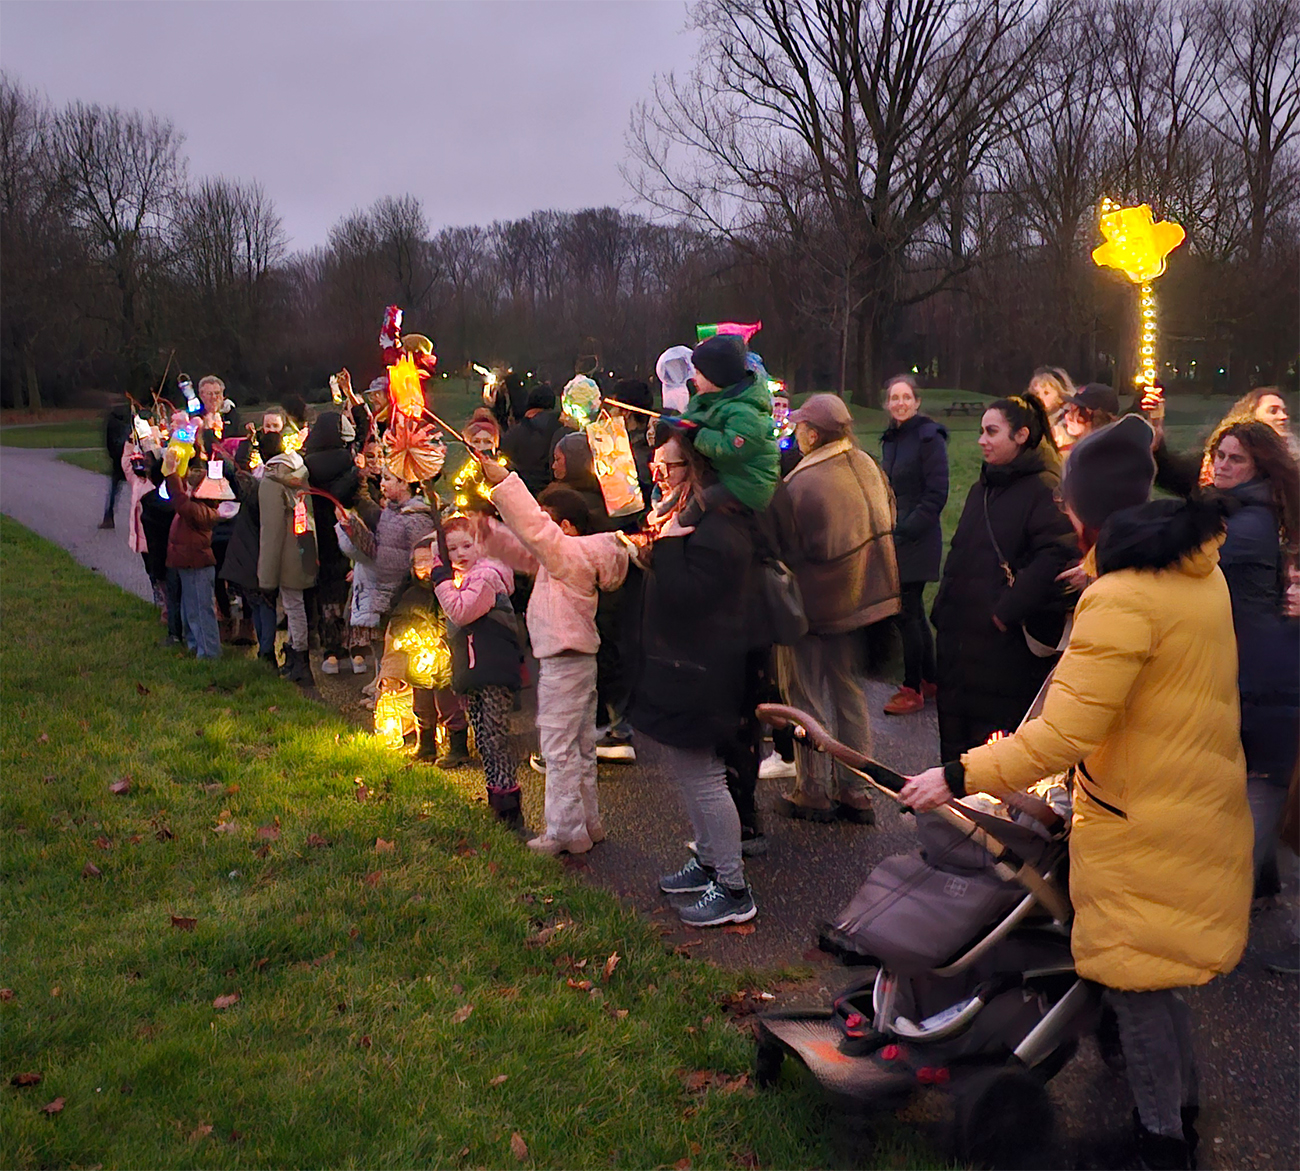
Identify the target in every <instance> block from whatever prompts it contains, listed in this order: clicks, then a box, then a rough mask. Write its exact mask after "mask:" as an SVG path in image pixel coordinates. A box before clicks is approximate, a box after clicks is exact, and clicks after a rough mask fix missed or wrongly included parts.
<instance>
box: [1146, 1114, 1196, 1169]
mask: <svg viewBox="0 0 1300 1171" xmlns="http://www.w3.org/2000/svg"><path fill="white" fill-rule="evenodd" d="M1133 1129H1134V1133H1135V1134H1136V1137H1137V1153H1138V1162H1139V1164H1140V1165H1141V1166H1142V1167H1146V1168H1149V1169H1150V1171H1166V1169H1171V1171H1188V1169H1189V1168H1191V1167H1192V1165H1193V1164H1192V1148H1191V1144H1190V1143H1188V1141H1187V1139H1186V1138H1185V1137H1183V1138H1171V1137H1170V1136H1169V1135H1167V1134H1153V1133H1152V1132H1151V1131H1149V1130H1147V1128H1146V1127H1145V1126H1143V1125H1142V1122H1141V1120H1140V1119H1139V1118H1138V1117H1137V1111H1136V1110H1135V1111H1133ZM1183 1129H1184V1134H1185V1133H1186V1129H1187V1122H1186V1120H1184V1123H1183ZM1193 1133H1195V1131H1193Z"/></svg>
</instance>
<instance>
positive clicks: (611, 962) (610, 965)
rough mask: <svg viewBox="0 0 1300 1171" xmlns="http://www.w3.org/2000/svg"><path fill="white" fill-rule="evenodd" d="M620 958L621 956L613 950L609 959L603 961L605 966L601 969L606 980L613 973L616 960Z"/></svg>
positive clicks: (616, 965) (616, 964)
mask: <svg viewBox="0 0 1300 1171" xmlns="http://www.w3.org/2000/svg"><path fill="white" fill-rule="evenodd" d="M622 958H623V957H622V956H621V955H619V954H618V952H613V953H612V954H611V955H610V957H609V959H607V960H606V961H605V967H604V968H603V969H602V971H603V972H604V973H605V979H606V980H608V979H609V978H610V977H611V976H612V975H613V974H614V969H615V968H617V967H618V961H619V960H621V959H622Z"/></svg>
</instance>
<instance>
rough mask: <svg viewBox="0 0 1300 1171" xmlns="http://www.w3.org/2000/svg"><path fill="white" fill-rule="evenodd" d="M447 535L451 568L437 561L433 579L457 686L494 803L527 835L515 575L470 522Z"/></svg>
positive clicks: (455, 522) (458, 521) (453, 523)
mask: <svg viewBox="0 0 1300 1171" xmlns="http://www.w3.org/2000/svg"><path fill="white" fill-rule="evenodd" d="M445 530H446V538H447V549H446V554H447V557H448V558H449V559H450V561H451V564H450V565H448V564H447V563H446V560H445V559H444V558H443V557H442V556H439V558H438V560H437V561H436V562H435V564H434V566H433V568H432V570H431V572H430V574H429V580H430V581H432V582H433V592H434V594H435V595H436V596H437V599H438V604H439V605H440V606H441V607H442V612H443V615H444V616H445V618H446V622H447V642H448V644H449V646H450V647H451V687H452V690H453V691H454V692H456V694H457V695H463V696H465V697H466V706H467V707H468V709H469V722H470V725H471V726H472V727H473V729H474V741H475V743H476V744H477V745H478V755H479V759H480V760H481V761H482V762H483V776H484V780H485V782H486V784H487V799H488V805H489V806H490V807H491V809H492V812H493V813H495V814H496V815H497V817H498V818H500V819H501V820H502V821H504V822H505V823H506V824H507V825H508V826H510V828H511V829H517V830H521V829H523V824H524V817H523V810H522V808H521V807H520V804H519V780H518V778H517V776H516V774H515V768H516V765H515V755H514V751H513V749H512V747H511V744H510V712H511V709H512V708H513V707H514V693H515V692H516V691H518V690H519V686H520V683H521V681H522V668H523V651H522V650H521V648H520V645H519V628H518V625H517V623H516V619H515V612H514V609H513V608H512V607H511V605H510V595H511V593H512V592H513V591H514V588H515V581H514V575H513V574H512V573H511V571H510V570H509V569H507V568H506V567H505V566H504V565H502V564H501V562H500V561H497V560H496V559H495V558H493V557H488V556H486V555H485V553H484V550H483V547H482V545H480V543H479V541H478V538H477V536H476V532H475V527H474V523H473V522H472V521H471V520H470V519H469V518H468V517H464V516H453V517H451V518H450V519H449V520H448V521H447V522H446V524H445Z"/></svg>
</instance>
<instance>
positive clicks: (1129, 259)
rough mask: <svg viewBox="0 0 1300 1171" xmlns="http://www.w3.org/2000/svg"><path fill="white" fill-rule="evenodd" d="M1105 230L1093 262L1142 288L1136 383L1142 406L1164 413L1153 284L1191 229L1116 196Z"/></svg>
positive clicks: (1107, 204) (1104, 206) (1105, 213)
mask: <svg viewBox="0 0 1300 1171" xmlns="http://www.w3.org/2000/svg"><path fill="white" fill-rule="evenodd" d="M1101 234H1102V235H1103V236H1105V237H1106V243H1104V244H1103V245H1101V247H1099V248H1095V249H1093V253H1092V259H1093V261H1094V262H1095V263H1096V264H1097V265H1098V266H1100V267H1102V268H1115V269H1119V271H1120V272H1122V273H1123V274H1124V275H1125V276H1126V277H1128V279H1129V280H1130V281H1132V282H1133V283H1134V284H1135V285H1138V286H1139V290H1138V312H1139V313H1140V315H1141V322H1142V334H1141V338H1142V341H1141V344H1140V345H1139V346H1138V372H1137V374H1136V375H1134V378H1133V381H1134V382H1135V383H1136V384H1137V386H1138V387H1140V388H1141V390H1142V409H1143V410H1145V411H1162V407H1161V402H1162V395H1161V391H1160V388H1159V387H1158V386H1157V385H1156V299H1155V295H1154V294H1153V293H1152V291H1151V282H1152V281H1153V280H1155V279H1156V277H1158V276H1159V275H1160V274H1161V273H1163V272H1164V271H1165V263H1166V257H1168V255H1169V253H1171V252H1172V251H1173V250H1174V249H1175V248H1177V247H1178V245H1179V244H1181V243H1182V242H1183V241H1184V240H1185V239H1186V238H1187V233H1186V232H1184V231H1183V229H1182V227H1181V226H1180V225H1179V224H1175V223H1172V222H1171V221H1169V220H1161V221H1159V222H1158V223H1157V222H1156V221H1155V218H1154V217H1153V216H1152V214H1151V208H1150V206H1148V205H1147V204H1145V203H1144V204H1141V205H1140V206H1138V207H1120V206H1119V205H1118V204H1116V203H1115V202H1114V201H1113V200H1110V199H1103V200H1102V203H1101Z"/></svg>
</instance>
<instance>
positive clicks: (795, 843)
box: [0, 447, 1300, 1168]
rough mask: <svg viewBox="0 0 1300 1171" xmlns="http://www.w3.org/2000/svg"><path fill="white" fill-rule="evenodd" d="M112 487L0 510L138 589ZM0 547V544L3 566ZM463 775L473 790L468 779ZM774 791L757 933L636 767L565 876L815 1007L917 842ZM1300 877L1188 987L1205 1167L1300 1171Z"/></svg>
mask: <svg viewBox="0 0 1300 1171" xmlns="http://www.w3.org/2000/svg"><path fill="white" fill-rule="evenodd" d="M105 488H106V480H105V477H103V476H101V475H98V474H96V473H93V472H88V471H84V470H82V469H80V468H75V467H72V466H70V465H68V464H65V463H62V462H61V461H59V460H58V459H57V453H56V452H53V451H49V450H24V449H21V448H12V447H0V510H3V511H4V512H5V513H6V514H8V515H9V516H12V517H13V518H14V519H16V520H18V521H20V522H21V523H22V524H24V525H26V526H27V527H28V528H31V529H33V530H34V531H35V532H37V533H39V534H40V535H41V536H43V537H46V538H48V539H49V540H51V541H53V542H55V543H57V544H59V545H62V546H63V547H64V548H66V549H68V550H69V551H70V552H71V553H72V554H73V556H74V557H75V558H76V559H77V560H78V561H79V562H81V563H82V564H83V565H86V566H88V567H90V568H92V569H94V570H96V571H97V572H99V573H102V574H103V575H104V576H105V577H107V578H109V580H111V581H113V582H115V583H117V584H118V585H120V586H121V587H122V588H123V589H126V590H129V591H130V592H132V593H135V594H138V595H139V596H141V597H146V598H147V597H149V596H150V591H149V587H148V583H147V581H146V579H145V575H144V571H143V568H142V566H141V562H140V558H139V556H138V555H136V554H134V553H132V552H131V551H130V550H129V549H127V547H126V536H125V524H124V517H125V502H126V498H127V497H126V493H125V492H123V493H122V494H121V495H120V497H119V501H118V511H117V519H118V526H119V527H118V528H117V530H116V531H101V530H99V529H98V528H97V527H96V526H97V525H98V523H99V520H100V517H101V516H102V513H103V502H104V494H105ZM2 556H3V554H2V552H0V571H2V569H3V565H2ZM317 680H318V682H319V683H320V685H321V690H322V692H323V693H324V695H325V698H326V699H327V700H328V701H329V702H330V703H332V704H333V705H335V706H337V707H338V708H339V709H340V711H341V712H342V713H343V715H344V716H345V717H347V718H349V719H351V720H353V721H356V722H361V721H363V720H364V719H365V718H367V715H368V713H366V712H364V710H363V709H362V708H361V707H360V706H359V704H358V702H357V701H358V699H359V690H360V685H361V682H362V681H361V679H359V678H356V679H354V678H353V677H351V676H339V677H337V678H330V677H327V676H323V675H321V674H320V673H319V672H317ZM867 686H868V694H869V697H870V701H871V707H872V709H873V711H878V710H879V708H880V705H881V704H883V702H884V700H885V698H886V697H887V696H888V695H889V693H890V691H891V690H892V688H891V687H890V686H887V685H886V684H883V683H879V682H871V683H869V684H868V685H867ZM531 709H532V696H531V695H528V694H525V696H524V704H523V710H522V711H521V712H520V713H519V714H518V715H517V716H516V728H515V731H516V733H517V741H518V742H519V743H520V744H521V746H529V745H530V744H535V737H534V734H533V731H532V723H531V714H530V713H531ZM875 730H876V739H875V748H874V751H875V754H876V755H877V756H878V757H879V758H880V759H881V760H882V761H884V762H885V763H886V764H888V765H890V766H892V767H893V768H896V769H898V770H900V771H904V772H907V771H916V770H919V769H921V768H924V767H925V766H927V765H929V764H933V763H935V762H936V756H937V751H938V736H937V732H936V728H935V723H934V718H933V714H932V712H929V711H927V712H924V713H921V714H919V715H915V716H908V717H903V718H891V717H886V716H884V715H881V716H879V717H878V719H877V721H876V725H875ZM522 773H523V777H522V780H523V785H524V800H525V809H526V812H527V815H528V819H529V824H530V825H536V824H538V822H539V820H540V813H541V803H542V781H541V778H540V777H537V776H536V775H535V774H534V773H532V772H531V770H529V769H527V768H526V767H525V768H524V769H523V770H522ZM462 775H464V774H462ZM469 776H470V777H472V774H469ZM457 779H458V780H459V779H460V776H458V778H457ZM465 784H471V785H472V784H473V781H472V779H471V780H467V781H466V782H465ZM777 789H778V786H777V785H776V784H775V783H771V782H763V783H761V785H760V807H761V808H763V809H765V810H767V811H768V812H767V815H766V828H767V831H768V838H769V840H770V849H769V852H768V853H767V855H766V856H765V857H762V858H756V859H752V860H750V861H749V862H748V863H747V868H748V872H749V876H750V879H751V881H752V883H753V886H754V890H755V895H756V898H757V901H758V905H759V917H758V918H757V919H756V920H755V921H754V922H755V925H756V930H755V932H754V934H752V935H748V936H739V935H728V934H723V933H720V932H705V931H697V932H685V931H682V930H681V929H680V924H679V923H678V922H677V920H676V916H675V915H673V914H672V913H671V912H670V911H669V909H668V908H667V907H666V904H665V902H664V900H663V899H661V898H660V897H659V896H658V894H657V890H656V887H655V878H656V876H657V875H658V874H660V873H662V872H663V871H664V870H666V869H673V868H675V867H676V866H677V865H679V864H680V862H681V861H682V860H683V859H684V857H685V851H684V848H683V845H682V843H683V840H684V839H685V838H686V837H688V836H689V832H688V830H687V823H686V819H685V816H684V814H683V813H682V811H681V809H680V806H679V805H678V802H677V797H676V794H675V793H674V792H672V791H671V787H670V786H665V785H663V784H662V783H656V782H655V781H653V780H652V779H650V778H649V777H648V776H645V775H643V773H642V771H641V770H640V769H638V768H637V767H636V766H635V765H606V766H602V768H601V793H600V801H601V809H602V812H603V816H604V819H605V825H606V828H607V830H608V831H609V840H608V841H607V842H606V843H605V844H604V845H602V846H600V847H598V848H597V849H596V850H594V851H592V853H591V854H589V855H587V856H586V857H585V858H583V859H578V860H574V862H573V864H572V869H573V870H574V871H575V873H576V874H577V875H579V876H581V877H583V878H585V879H586V880H588V881H591V882H594V883H596V884H597V885H600V886H602V887H605V888H607V889H609V890H611V891H613V892H614V893H616V894H617V895H619V896H620V897H621V898H623V899H624V900H625V901H627V902H628V903H630V904H632V905H634V906H636V907H637V908H638V909H640V910H641V911H643V912H644V913H646V914H647V915H649V916H651V918H652V921H654V922H657V923H661V924H662V925H663V930H664V931H665V943H666V944H669V945H685V948H686V950H687V951H689V953H690V954H691V955H692V956H693V957H696V958H701V959H708V960H710V961H712V962H716V963H719V964H722V965H725V966H727V967H732V968H739V969H747V968H752V969H754V970H756V971H759V970H761V971H763V972H764V973H765V976H764V977H763V979H765V980H766V981H767V982H771V980H772V979H773V977H772V973H773V970H774V969H781V968H791V967H801V968H803V969H804V970H805V973H806V970H807V968H808V966H809V965H812V967H813V969H814V974H813V976H812V977H811V978H801V979H800V980H799V982H798V986H797V987H796V988H794V989H792V990H790V991H789V992H787V993H786V994H785V995H786V996H789V997H794V998H797V999H799V1000H801V1001H804V1002H821V1001H823V1000H824V999H825V998H826V997H827V996H828V995H829V994H830V993H831V992H833V991H835V990H837V989H838V988H839V987H840V986H842V985H843V984H845V983H847V982H848V981H847V980H846V979H845V975H846V973H845V972H844V971H843V970H842V969H840V968H837V967H833V966H828V965H827V964H825V963H824V961H822V960H821V959H820V957H819V953H813V952H810V951H809V949H810V948H811V947H812V945H813V935H812V931H811V924H812V923H813V922H815V921H816V920H818V919H822V918H825V917H827V916H828V915H831V914H833V913H834V912H835V911H837V910H838V909H839V908H840V907H842V906H843V905H844V904H845V903H846V902H847V901H848V899H849V897H850V896H851V895H852V893H853V891H854V890H855V889H856V888H857V886H858V885H859V884H860V883H861V882H862V880H863V879H864V877H865V876H866V874H867V872H868V871H869V870H870V869H871V867H872V866H873V865H875V863H877V862H878V861H880V860H881V859H882V858H884V857H886V856H888V855H890V854H895V853H901V852H905V851H908V850H911V849H913V848H914V847H915V837H914V834H913V833H912V830H911V827H910V822H909V819H906V818H903V817H901V816H899V814H898V813H897V812H896V811H895V810H893V809H892V808H882V809H881V811H880V824H879V825H878V826H876V827H874V828H867V827H860V826H848V825H831V826H820V825H811V824H808V823H803V822H790V821H786V820H783V819H781V818H778V817H776V816H774V815H773V814H771V812H770V810H771V805H772V800H773V798H774V796H775V794H776V792H777ZM880 804H881V805H882V806H883V805H884V804H885V802H883V801H881V802H880ZM1296 885H1297V884H1296V876H1295V873H1294V869H1293V868H1292V870H1291V872H1290V873H1288V875H1287V877H1286V887H1287V890H1286V893H1285V897H1284V898H1283V900H1282V903H1281V905H1280V906H1279V907H1278V908H1276V909H1273V910H1270V911H1266V912H1263V913H1262V914H1260V915H1258V916H1257V917H1256V918H1255V919H1254V920H1253V921H1252V925H1251V943H1250V947H1249V949H1248V950H1247V953H1246V956H1245V958H1244V959H1243V960H1242V962H1241V964H1240V966H1239V967H1238V968H1237V970H1236V971H1235V972H1233V973H1231V974H1230V975H1228V976H1226V977H1224V978H1222V979H1220V980H1217V981H1215V982H1214V983H1213V984H1211V985H1209V986H1208V987H1206V988H1203V989H1198V990H1196V991H1194V992H1193V993H1192V994H1191V1001H1192V1005H1193V1010H1194V1013H1195V1017H1196V1022H1197V1045H1198V1051H1199V1054H1200V1058H1201V1063H1202V1079H1203V1086H1202V1095H1203V1102H1204V1104H1205V1117H1204V1121H1203V1125H1202V1128H1201V1129H1202V1136H1203V1141H1202V1153H1201V1156H1200V1165H1201V1166H1203V1167H1213V1168H1236V1167H1242V1168H1273V1167H1275V1168H1295V1167H1300V1106H1298V1103H1300V1051H1298V1047H1297V1039H1298V1038H1297V1033H1298V1032H1300V1000H1298V998H1297V988H1298V985H1297V980H1296V978H1295V977H1294V976H1278V975H1274V974H1271V973H1269V972H1268V971H1267V970H1266V969H1265V968H1264V966H1263V964H1262V962H1261V959H1260V956H1261V954H1263V953H1266V952H1268V951H1270V950H1272V949H1276V948H1279V947H1281V946H1283V945H1284V944H1285V943H1286V941H1287V939H1288V937H1289V936H1290V933H1291V932H1292V931H1293V930H1294V924H1295V921H1296V908H1297V898H1296ZM1052 1095H1053V1099H1054V1101H1055V1102H1056V1104H1057V1107H1058V1114H1059V1117H1060V1123H1061V1130H1062V1134H1063V1138H1062V1146H1061V1148H1060V1151H1059V1152H1058V1153H1059V1156H1060V1159H1059V1165H1060V1166H1062V1167H1076V1166H1088V1167H1113V1166H1118V1165H1120V1164H1118V1163H1117V1162H1116V1161H1115V1158H1116V1156H1115V1153H1114V1152H1115V1151H1116V1150H1117V1149H1122V1144H1123V1135H1124V1132H1125V1127H1126V1126H1127V1119H1128V1113H1129V1110H1130V1109H1131V1104H1130V1103H1129V1101H1128V1099H1127V1094H1126V1088H1125V1086H1124V1085H1123V1083H1122V1082H1120V1081H1118V1080H1117V1079H1115V1078H1113V1077H1112V1076H1111V1075H1109V1074H1108V1073H1107V1072H1106V1071H1105V1069H1104V1067H1103V1066H1102V1065H1101V1062H1100V1060H1099V1059H1098V1057H1097V1054H1096V1050H1095V1048H1094V1047H1093V1045H1092V1043H1091V1042H1086V1043H1085V1044H1084V1045H1083V1046H1082V1048H1081V1050H1080V1053H1079V1056H1078V1057H1077V1058H1076V1059H1075V1060H1074V1061H1073V1062H1071V1063H1070V1065H1069V1066H1067V1067H1066V1069H1065V1070H1064V1071H1063V1072H1062V1073H1061V1074H1060V1075H1058V1077H1057V1078H1056V1079H1055V1080H1054V1081H1053V1083H1052Z"/></svg>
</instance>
